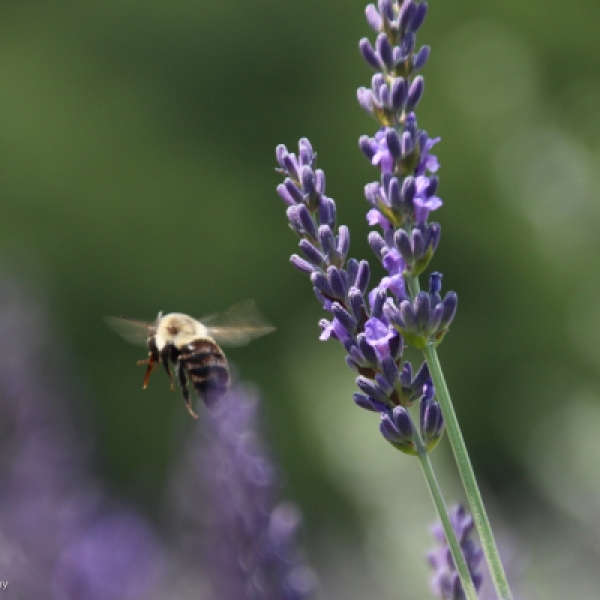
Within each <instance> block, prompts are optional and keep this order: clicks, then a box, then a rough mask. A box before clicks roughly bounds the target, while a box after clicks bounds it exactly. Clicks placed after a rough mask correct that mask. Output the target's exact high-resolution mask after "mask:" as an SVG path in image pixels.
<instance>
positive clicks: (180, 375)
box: [175, 361, 198, 419]
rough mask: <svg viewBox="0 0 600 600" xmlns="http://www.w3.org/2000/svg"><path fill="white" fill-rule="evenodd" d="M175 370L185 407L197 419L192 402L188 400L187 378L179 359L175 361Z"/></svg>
mask: <svg viewBox="0 0 600 600" xmlns="http://www.w3.org/2000/svg"><path fill="white" fill-rule="evenodd" d="M175 372H176V373H177V378H178V379H179V386H180V387H181V393H182V395H183V400H184V402H185V407H186V408H187V409H188V412H189V413H190V415H192V417H193V418H194V419H197V418H198V415H197V414H196V413H195V412H194V410H193V409H192V402H191V400H190V390H189V389H188V380H187V375H186V372H185V367H184V366H183V364H182V363H181V361H177V366H176V367H175Z"/></svg>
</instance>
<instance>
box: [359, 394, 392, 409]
mask: <svg viewBox="0 0 600 600" xmlns="http://www.w3.org/2000/svg"><path fill="white" fill-rule="evenodd" d="M354 402H355V403H356V404H357V405H358V406H360V407H361V408H364V409H365V410H368V411H370V412H378V413H384V412H387V411H388V410H389V409H388V407H387V405H386V404H384V403H383V402H378V401H377V400H374V399H373V398H370V397H369V396H365V395H364V394H359V393H358V392H357V393H355V394H354Z"/></svg>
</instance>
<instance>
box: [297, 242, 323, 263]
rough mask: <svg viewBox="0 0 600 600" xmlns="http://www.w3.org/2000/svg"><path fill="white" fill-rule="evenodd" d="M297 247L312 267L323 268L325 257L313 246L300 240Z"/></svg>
mask: <svg viewBox="0 0 600 600" xmlns="http://www.w3.org/2000/svg"><path fill="white" fill-rule="evenodd" d="M298 245H299V246H300V250H302V252H303V253H304V256H306V258H307V259H308V260H309V262H310V263H311V264H312V265H313V266H314V267H318V268H321V269H322V268H324V267H325V256H324V255H323V253H322V252H321V251H320V250H319V249H318V248H317V247H316V246H315V245H314V244H311V243H310V242H309V241H308V240H300V243H299V244H298Z"/></svg>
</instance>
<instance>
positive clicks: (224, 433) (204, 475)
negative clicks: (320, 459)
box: [179, 384, 316, 600]
mask: <svg viewBox="0 0 600 600" xmlns="http://www.w3.org/2000/svg"><path fill="white" fill-rule="evenodd" d="M258 410H259V396H258V394H257V393H256V392H255V391H253V390H251V389H249V388H247V387H242V386H241V385H239V384H238V385H234V386H233V387H232V388H231V390H230V392H229V394H228V395H227V397H225V398H224V399H223V401H222V402H220V403H219V404H218V406H216V407H215V409H214V410H213V412H212V414H211V417H210V418H208V419H206V420H205V421H204V422H203V424H202V425H203V426H204V432H202V431H200V430H199V431H198V432H195V435H194V437H192V438H191V439H190V441H189V446H188V449H187V453H186V463H187V464H186V468H185V478H184V479H185V483H184V488H183V489H182V490H181V494H179V495H180V499H179V500H180V502H181V504H182V512H183V513H184V517H185V519H186V521H187V522H186V524H185V530H186V532H187V533H188V535H190V532H193V531H195V530H196V529H197V530H198V531H197V534H193V535H192V537H193V539H194V540H199V541H198V542H195V544H194V547H192V548H191V550H192V551H196V552H199V554H200V556H199V557H197V560H200V561H201V563H202V565H204V567H205V571H206V576H207V578H208V580H209V582H210V585H211V588H212V595H210V596H209V597H210V598H214V599H215V600H255V599H256V600H258V599H260V600H306V599H308V598H311V597H313V592H314V591H315V586H316V578H315V575H314V573H313V571H312V569H310V568H309V567H308V566H307V565H306V561H305V557H304V555H303V553H302V550H301V547H300V544H299V543H298V532H299V529H300V525H301V515H300V511H299V509H298V508H297V506H296V505H295V504H293V503H292V502H282V501H280V500H279V491H280V485H279V484H280V477H279V473H278V470H277V469H276V467H275V464H274V462H273V460H272V458H271V456H270V455H269V453H268V451H267V450H266V447H265V445H264V444H263V442H262V439H261V434H260V431H259V422H258ZM190 486H191V487H192V489H191V490H190V489H189V488H190ZM199 495H203V496H204V500H203V501H202V504H201V505H199V504H198V501H197V498H198V496H199Z"/></svg>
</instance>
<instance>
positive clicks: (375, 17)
mask: <svg viewBox="0 0 600 600" xmlns="http://www.w3.org/2000/svg"><path fill="white" fill-rule="evenodd" d="M365 16H366V17H367V23H368V24H369V25H370V26H371V28H372V29H373V30H374V31H375V33H379V32H380V31H381V28H382V26H383V19H382V18H381V16H380V15H379V12H378V11H377V8H376V7H375V5H374V4H369V5H368V6H367V8H366V9H365Z"/></svg>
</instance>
